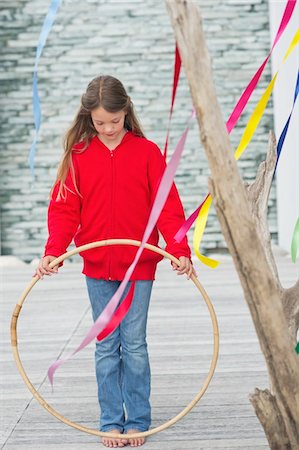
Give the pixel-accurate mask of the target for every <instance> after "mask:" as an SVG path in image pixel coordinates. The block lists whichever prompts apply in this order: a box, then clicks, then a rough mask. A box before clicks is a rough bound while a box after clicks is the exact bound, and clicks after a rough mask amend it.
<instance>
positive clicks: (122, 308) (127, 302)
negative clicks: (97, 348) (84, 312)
mask: <svg viewBox="0 0 299 450" xmlns="http://www.w3.org/2000/svg"><path fill="white" fill-rule="evenodd" d="M134 291H135V281H132V284H131V287H130V289H129V292H128V293H127V295H126V298H125V299H124V300H123V301H122V302H121V304H120V305H119V307H118V308H117V310H116V311H115V313H114V315H113V317H112V319H111V320H110V322H109V323H108V325H107V326H106V328H104V330H103V331H101V333H100V334H98V336H97V340H98V341H102V340H103V339H104V338H105V337H107V336H109V334H111V333H113V331H114V330H115V329H116V328H117V327H118V325H119V324H120V322H121V321H122V320H123V319H124V318H125V317H126V315H127V313H128V311H129V309H130V307H131V304H132V301H133V298H134Z"/></svg>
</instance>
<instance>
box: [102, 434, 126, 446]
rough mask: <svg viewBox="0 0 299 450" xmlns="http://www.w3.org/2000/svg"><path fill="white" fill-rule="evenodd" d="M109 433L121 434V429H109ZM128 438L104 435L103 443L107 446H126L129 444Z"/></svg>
mask: <svg viewBox="0 0 299 450" xmlns="http://www.w3.org/2000/svg"><path fill="white" fill-rule="evenodd" d="M109 433H112V434H120V431H119V430H109ZM127 443H128V440H127V439H118V438H117V439H114V438H109V437H103V438H102V444H103V445H105V447H110V448H116V447H125V445H127Z"/></svg>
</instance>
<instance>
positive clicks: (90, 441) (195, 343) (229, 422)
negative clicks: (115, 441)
mask: <svg viewBox="0 0 299 450" xmlns="http://www.w3.org/2000/svg"><path fill="white" fill-rule="evenodd" d="M277 261H278V266H279V272H280V275H281V279H282V281H283V283H284V285H285V286H289V285H291V284H293V283H294V282H295V280H296V278H297V276H298V265H296V266H295V265H294V264H292V263H291V261H290V258H289V256H287V255H283V254H282V252H277ZM0 262H1V266H2V267H1V275H2V276H1V279H2V282H3V286H4V296H2V297H3V298H2V300H1V398H2V401H1V428H2V436H1V441H0V444H1V448H2V449H4V450H28V449H29V448H30V450H37V449H38V450H52V449H57V448H59V450H79V449H80V450H92V449H96V448H102V447H101V445H100V444H99V440H98V437H96V436H93V435H89V434H86V433H82V432H79V431H77V430H76V429H74V428H71V427H69V426H67V425H65V424H64V423H62V422H60V421H58V420H57V419H56V418H54V417H53V416H51V415H50V414H49V413H47V412H46V411H45V410H44V409H43V408H42V407H41V406H40V404H39V403H38V402H37V401H36V400H35V399H34V398H33V397H32V395H31V393H30V392H29V390H28V389H27V387H26V386H25V384H24V382H23V380H22V379H21V377H20V375H19V373H18V371H17V369H16V366H15V363H14V360H13V356H12V353H11V347H10V336H9V323H10V317H11V313H12V311H13V309H14V306H15V304H16V302H17V300H18V298H19V296H20V294H21V292H22V290H23V288H24V287H25V286H26V284H27V283H28V281H29V280H30V278H31V275H32V273H33V267H32V266H30V265H26V264H24V263H21V262H20V261H17V260H14V259H13V258H7V257H2V259H1V258H0ZM198 274H199V279H200V281H201V282H202V284H203V285H204V287H205V289H206V290H207V292H208V293H209V295H210V297H211V298H212V300H213V303H214V306H215V309H216V312H217V316H218V320H219V327H220V342H221V347H220V357H219V361H218V365H217V369H216V374H215V376H214V378H213V380H212V383H211V385H210V387H209V389H208V391H207V393H206V394H205V395H204V397H203V398H202V400H201V401H200V403H199V404H197V405H196V406H195V408H194V409H193V410H192V411H191V412H190V413H189V414H188V415H187V416H186V417H185V418H184V419H183V420H181V421H180V422H178V423H177V424H176V425H174V426H173V427H171V428H170V429H168V430H166V431H164V432H162V433H159V434H156V435H154V436H153V437H150V438H149V439H148V441H147V443H146V445H145V447H144V448H145V450H183V449H186V450H188V449H195V450H199V449H205V450H206V449H227V450H235V449H240V450H241V449H242V450H245V449H251V450H262V449H267V448H269V447H268V445H267V441H266V439H265V437H264V435H263V431H262V429H261V426H260V424H259V422H258V420H257V418H256V417H255V414H254V412H253V409H252V407H251V405H250V403H249V400H248V394H249V393H250V392H252V391H253V389H254V387H256V386H258V387H260V388H263V387H266V386H267V374H266V369H265V364H264V361H263V357H262V355H261V352H260V349H259V345H258V342H257V338H256V335H255V331H254V328H253V325H252V322H251V318H250V315H249V312H248V308H247V305H246V303H245V301H244V299H243V294H242V290H241V288H240V286H239V282H238V278H237V275H236V273H235V270H234V268H233V265H232V262H231V260H230V259H229V258H228V257H225V258H223V259H222V264H221V265H220V266H219V268H218V269H216V270H215V271H211V270H209V269H206V268H204V267H200V268H198ZM91 323H92V322H91V315H90V310H89V304H88V299H87V293H86V288H85V281H84V277H83V276H82V275H81V265H80V264H78V263H68V262H67V263H66V264H65V266H64V268H63V269H62V270H61V272H60V273H59V274H58V275H57V276H56V277H55V279H54V277H52V278H48V279H45V280H43V281H40V282H38V283H37V285H36V286H35V287H34V289H33V291H32V292H31V294H30V295H29V297H28V299H27V300H26V302H25V303H24V306H23V310H22V312H21V314H20V318H19V323H18V338H19V351H20V355H21V359H22V361H23V364H24V368H25V370H26V371H27V373H28V376H29V378H30V380H31V381H32V383H33V384H34V386H35V387H37V388H38V389H39V391H40V393H41V395H42V396H43V397H44V398H45V399H46V401H47V402H48V403H49V404H50V405H52V406H53V407H54V408H55V409H57V410H58V411H59V412H60V413H61V414H63V415H64V416H65V417H67V418H68V419H70V420H72V421H75V422H78V423H81V424H83V425H85V426H88V427H92V428H96V427H97V416H98V407H97V400H96V384H95V377H94V369H93V345H90V346H89V347H88V348H87V349H85V350H84V351H82V352H81V353H80V354H79V355H77V356H76V357H75V358H74V359H73V360H72V361H69V362H68V363H67V364H65V365H64V366H62V367H61V368H60V369H59V370H58V372H57V376H56V379H55V390H54V393H51V390H50V388H49V383H48V380H47V379H46V371H47V368H48V366H49V365H50V363H52V362H53V361H54V360H55V359H56V357H57V356H58V355H60V354H61V353H62V352H65V353H68V352H69V351H70V350H71V349H73V348H75V346H77V345H78V344H79V342H81V340H82V337H83V336H84V334H85V333H86V331H87V330H88V328H89V326H90V325H91ZM148 341H149V351H150V355H151V367H152V407H153V426H157V425H160V424H162V423H163V422H165V421H166V420H168V419H170V418H171V417H173V416H175V415H176V414H178V413H179V412H180V411H181V410H182V409H183V408H184V407H185V406H186V405H187V404H188V403H189V402H190V401H191V400H192V398H193V397H194V396H195V395H196V393H197V392H198V390H199V388H200V386H201V384H202V382H203V380H204V378H205V377H206V374H207V371H208V367H209V363H210V359H211V354H212V333H211V323H210V319H209V315H208V312H207V309H206V307H205V306H204V304H203V302H202V300H201V298H200V297H199V296H198V293H197V290H196V288H195V287H194V285H193V283H192V282H190V281H189V282H188V281H187V280H185V279H181V278H179V277H177V276H176V275H175V274H173V273H172V272H171V270H169V263H168V262H166V261H165V262H162V263H161V264H160V268H159V272H158V276H157V281H156V283H155V288H154V292H153V297H152V302H151V308H150V317H149V325H148Z"/></svg>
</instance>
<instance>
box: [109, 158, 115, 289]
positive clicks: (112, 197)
mask: <svg viewBox="0 0 299 450" xmlns="http://www.w3.org/2000/svg"><path fill="white" fill-rule="evenodd" d="M113 156H114V155H113V150H110V159H111V191H110V192H111V209H110V214H111V219H110V238H112V231H113V216H112V214H113V199H114V162H113ZM108 279H109V280H110V281H111V279H112V278H111V250H110V251H109V266H108Z"/></svg>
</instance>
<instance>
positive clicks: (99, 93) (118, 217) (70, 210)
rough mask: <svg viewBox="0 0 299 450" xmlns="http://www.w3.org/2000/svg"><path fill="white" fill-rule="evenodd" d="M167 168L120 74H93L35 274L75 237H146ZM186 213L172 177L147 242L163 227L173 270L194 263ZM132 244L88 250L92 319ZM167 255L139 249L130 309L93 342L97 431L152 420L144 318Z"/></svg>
mask: <svg viewBox="0 0 299 450" xmlns="http://www.w3.org/2000/svg"><path fill="white" fill-rule="evenodd" d="M164 168H165V162H164V159H163V156H162V154H161V152H160V150H159V148H158V147H157V146H156V145H155V144H154V143H153V142H150V141H149V140H147V139H146V138H145V137H144V135H143V132H142V130H141V127H140V125H139V122H138V120H137V118H136V115H135V112H134V108H133V104H132V101H131V99H130V97H129V96H128V95H127V93H126V91H125V89H124V86H123V85H122V83H121V82H120V81H119V80H117V79H116V78H114V77H112V76H100V77H97V78H95V79H93V80H92V81H91V82H90V83H89V85H88V87H87V90H86V92H85V94H83V96H82V99H81V106H80V109H79V112H78V114H77V116H76V118H75V121H74V123H73V125H72V127H71V128H70V130H69V131H68V133H67V134H66V138H65V151H64V155H63V158H62V160H61V163H60V166H59V168H58V174H57V179H56V182H55V184H54V186H53V188H52V191H51V200H50V204H49V209H48V229H49V237H48V240H47V243H46V246H45V252H44V256H43V258H42V259H41V261H40V263H39V265H38V267H37V269H36V274H37V275H38V276H39V277H40V278H42V277H43V276H44V275H51V274H52V273H56V272H57V270H58V267H57V266H56V267H54V268H53V269H50V268H49V264H50V262H51V261H53V260H54V259H55V258H56V257H57V256H59V255H61V254H62V253H65V251H66V249H67V247H68V245H69V244H70V243H71V241H72V239H73V238H74V241H75V244H76V245H77V246H80V245H83V244H86V243H89V242H93V241H98V240H103V239H109V238H128V239H136V240H141V239H142V236H143V233H144V230H145V226H146V224H147V221H148V218H149V213H150V209H151V206H152V204H153V201H154V198H155V194H156V191H157V188H158V184H159V181H160V179H161V176H162V174H163V171H164ZM183 222H184V212H183V208H182V204H181V202H180V199H179V196H178V192H177V190H176V187H175V186H174V185H173V186H172V189H171V191H170V194H169V196H168V199H167V202H166V204H165V206H164V209H163V211H162V213H161V215H160V218H159V220H158V222H157V225H156V228H155V229H154V230H153V232H152V234H151V236H150V238H149V240H148V242H149V243H150V244H153V245H157V244H158V238H159V236H158V230H159V231H160V232H161V234H162V235H163V237H164V239H165V241H166V244H167V245H166V250H167V251H168V252H170V253H172V254H173V255H175V256H176V257H178V258H179V260H180V265H179V266H177V265H175V264H173V269H174V270H176V271H177V273H178V274H179V275H182V274H187V276H188V277H190V275H191V273H192V271H193V269H192V264H191V261H190V249H189V247H188V243H187V240H186V239H185V240H184V241H183V242H181V243H180V244H178V243H176V242H175V241H174V239H173V236H174V235H175V233H176V231H177V230H178V228H179V227H180V226H181V225H182V223H183ZM135 253H136V247H130V246H109V247H101V248H95V249H92V250H88V251H85V252H82V255H81V256H82V258H83V262H84V266H83V274H85V276H86V283H87V289H88V294H89V298H90V303H91V307H92V314H93V319H94V320H96V319H97V317H98V316H99V314H100V313H101V312H102V310H103V309H104V308H105V306H106V304H107V303H108V302H109V300H110V299H111V297H112V296H113V294H114V293H115V291H116V290H117V288H118V286H119V285H120V283H121V280H122V279H123V277H124V275H125V273H126V270H127V268H128V267H129V265H130V264H131V262H132V261H133V259H134V256H135ZM161 259H162V257H161V256H160V255H157V254H156V253H153V252H151V251H149V250H144V251H143V253H142V255H141V258H140V260H139V262H138V264H137V266H136V268H135V271H134V272H133V274H132V276H131V281H130V283H131V282H134V283H135V290H134V299H133V302H132V306H131V308H130V310H129V312H128V314H127V316H126V317H125V319H124V320H123V321H122V322H121V324H120V325H119V327H118V328H117V329H116V330H115V331H114V332H113V333H112V334H111V335H110V336H108V337H107V338H105V339H104V340H103V341H101V342H97V344H96V351H95V366H96V377H97V383H98V399H99V404H100V410H101V417H100V430H101V431H105V432H108V431H109V432H110V433H113V434H114V433H115V434H119V433H124V434H126V435H130V434H132V433H136V432H142V431H146V430H148V428H149V426H150V423H151V408H150V402H149V397H150V366H149V360H148V353H147V343H146V323H147V313H148V306H149V300H150V295H151V289H152V284H153V280H154V277H155V270H156V265H157V263H158V262H159V261H160V260H161ZM130 283H129V284H130ZM128 288H129V286H128ZM127 291H128V289H127ZM125 295H126V292H125V293H124V296H125ZM124 296H123V297H124ZM102 442H103V444H104V445H105V446H106V447H124V446H125V445H126V444H127V443H129V444H130V445H131V446H132V447H135V446H138V445H142V444H143V443H144V439H143V438H141V439H132V438H131V439H130V438H129V436H126V437H124V439H122V440H120V439H116V438H115V439H111V438H104V439H102Z"/></svg>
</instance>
